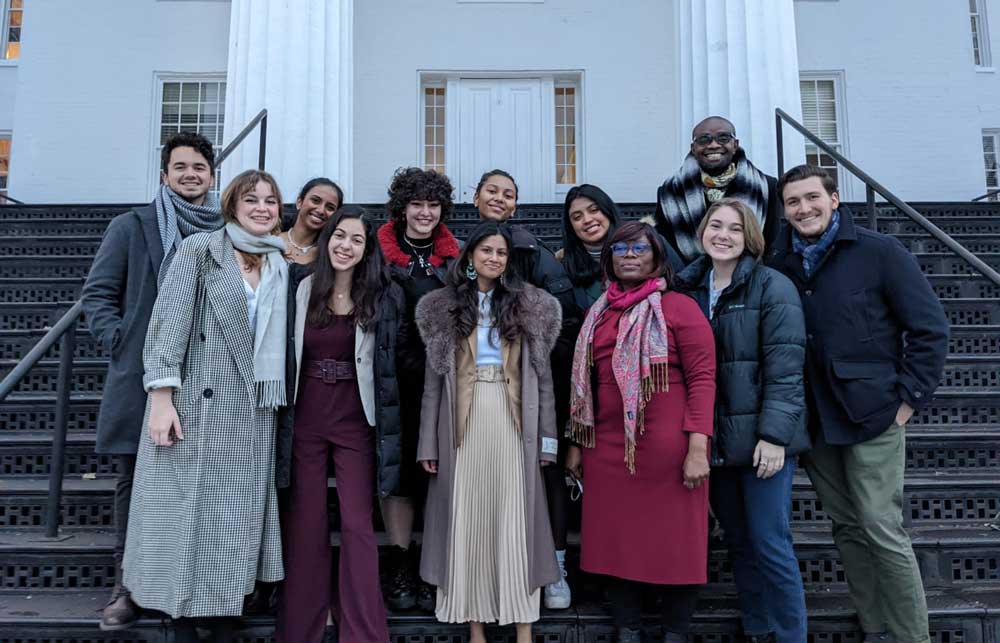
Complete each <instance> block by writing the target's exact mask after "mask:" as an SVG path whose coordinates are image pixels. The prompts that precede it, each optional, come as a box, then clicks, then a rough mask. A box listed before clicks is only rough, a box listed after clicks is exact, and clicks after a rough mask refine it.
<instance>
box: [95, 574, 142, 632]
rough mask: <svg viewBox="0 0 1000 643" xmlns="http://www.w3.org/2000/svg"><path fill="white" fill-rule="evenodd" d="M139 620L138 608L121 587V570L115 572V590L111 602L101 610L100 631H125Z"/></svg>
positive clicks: (127, 592) (130, 596)
mask: <svg viewBox="0 0 1000 643" xmlns="http://www.w3.org/2000/svg"><path fill="white" fill-rule="evenodd" d="M137 620H139V606H138V605H136V604H135V603H134V602H132V593H131V592H129V591H128V590H127V589H125V586H124V585H122V568H121V565H120V564H119V565H118V567H117V569H116V570H115V588H114V590H112V592H111V600H110V601H108V604H107V605H105V606H104V609H103V610H101V630H103V631H105V632H115V631H118V630H127V629H129V628H130V627H132V626H133V625H135V622H136V621H137Z"/></svg>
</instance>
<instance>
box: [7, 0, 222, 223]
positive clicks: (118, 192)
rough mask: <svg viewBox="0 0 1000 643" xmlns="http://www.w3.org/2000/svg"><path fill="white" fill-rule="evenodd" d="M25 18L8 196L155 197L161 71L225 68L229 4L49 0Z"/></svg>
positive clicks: (82, 200) (121, 199)
mask: <svg viewBox="0 0 1000 643" xmlns="http://www.w3.org/2000/svg"><path fill="white" fill-rule="evenodd" d="M24 21H25V24H24V43H23V45H22V47H21V60H20V64H19V70H18V76H17V81H18V82H17V89H16V91H17V101H16V105H15V108H14V127H13V129H14V130H15V134H14V135H15V138H16V140H15V142H14V144H13V145H12V158H11V177H10V194H12V195H14V196H16V197H17V198H19V199H22V200H24V201H27V202H35V203H51V202H75V203H88V202H90V203H93V202H109V201H111V202H137V201H143V200H146V199H148V198H149V181H148V177H149V176H150V174H151V172H152V168H151V159H152V153H151V145H152V143H153V135H152V128H153V127H155V125H154V123H153V109H152V102H153V96H154V82H153V81H154V77H153V73H154V71H160V72H220V71H221V72H223V73H225V70H226V59H227V56H228V46H229V43H228V32H229V3H227V2H194V1H192V2H163V1H157V0H129V1H128V2H122V1H120V0H88V2H80V1H79V0H46V1H45V2H33V3H30V5H29V6H28V7H27V9H26V10H25V12H24ZM0 80H2V77H0ZM3 91H4V90H0V104H2V97H3ZM0 109H2V108H0ZM0 118H2V111H0ZM0 127H2V125H0Z"/></svg>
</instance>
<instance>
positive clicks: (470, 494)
mask: <svg viewBox="0 0 1000 643" xmlns="http://www.w3.org/2000/svg"><path fill="white" fill-rule="evenodd" d="M524 506H525V500H524V448H523V446H522V442H521V435H520V434H519V433H518V432H517V429H516V428H515V427H514V422H513V419H512V418H511V412H510V407H509V406H508V403H507V390H506V384H505V383H504V375H503V370H502V368H501V367H500V366H480V367H479V368H477V369H476V384H475V388H474V389H473V394H472V408H471V409H470V412H469V424H468V427H467V428H466V431H465V437H464V438H463V442H462V445H461V446H460V447H459V448H458V451H457V452H456V454H455V491H454V494H453V497H452V505H451V533H450V534H449V537H448V552H449V553H448V557H449V574H448V585H447V587H438V590H437V610H436V614H435V615H436V616H437V619H438V620H439V621H441V622H442V623H467V622H469V621H477V622H482V623H493V622H498V623H499V624H500V625H508V624H510V623H533V622H535V621H537V620H538V608H539V593H540V590H539V589H536V590H535V591H533V592H531V591H529V589H528V546H527V540H526V539H527V536H526V533H525V532H526V527H525V508H524Z"/></svg>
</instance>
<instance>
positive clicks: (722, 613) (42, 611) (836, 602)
mask: <svg viewBox="0 0 1000 643" xmlns="http://www.w3.org/2000/svg"><path fill="white" fill-rule="evenodd" d="M107 600H108V592H107V590H74V591H71V592H35V591H24V590H16V591H11V592H2V593H0V625H8V626H11V625H31V624H36V625H39V626H41V625H45V626H54V625H62V626H92V627H93V628H94V631H95V632H96V630H97V622H98V619H99V613H98V611H99V610H100V609H101V608H102V607H104V604H105V603H106V602H107ZM806 606H807V609H808V611H809V620H810V627H811V629H815V628H816V627H817V626H818V625H820V623H822V622H824V621H840V620H846V621H851V622H853V620H854V613H855V612H854V607H853V605H852V604H851V602H850V599H849V597H848V596H847V595H846V594H843V593H833V592H831V593H826V592H823V593H820V592H811V593H808V594H807V595H806ZM927 608H928V612H929V615H930V617H931V619H932V620H937V619H949V618H962V617H984V616H990V615H996V614H997V613H998V612H1000V588H993V587H988V588H977V589H966V590H961V591H957V590H933V589H930V590H927ZM388 618H389V625H390V627H404V626H406V625H427V626H435V625H438V623H437V621H436V619H435V618H434V616H433V615H430V614H420V613H416V612H391V611H390V612H389V615H388ZM738 618H739V608H738V606H737V603H736V599H735V597H732V596H729V597H724V596H714V597H704V598H702V599H701V600H699V605H698V610H697V612H696V613H695V617H694V620H695V623H696V624H697V623H701V622H708V623H720V622H722V621H726V622H730V623H732V622H734V621H737V620H738ZM546 622H548V623H553V622H556V623H559V622H561V623H566V624H573V623H577V624H581V625H582V624H598V623H607V624H610V622H611V617H610V615H609V614H608V612H607V611H606V609H605V608H604V607H603V606H602V605H601V604H599V603H596V602H587V603H583V604H580V605H575V606H573V607H571V608H570V609H568V610H558V611H552V610H546V609H543V610H542V623H543V624H544V623H546ZM273 623H274V618H273V616H258V617H248V618H245V619H242V624H243V625H244V627H252V626H269V625H272V624H273ZM162 624H163V620H162V617H160V616H158V615H156V614H154V613H147V614H145V615H144V617H143V618H141V619H140V620H139V622H138V623H137V626H136V628H137V629H143V628H156V627H160V626H161V625H162ZM441 627H442V628H449V629H450V628H455V627H462V626H441Z"/></svg>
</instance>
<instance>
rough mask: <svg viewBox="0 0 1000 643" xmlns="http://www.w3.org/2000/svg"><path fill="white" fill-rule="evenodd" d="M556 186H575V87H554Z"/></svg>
mask: <svg viewBox="0 0 1000 643" xmlns="http://www.w3.org/2000/svg"><path fill="white" fill-rule="evenodd" d="M555 104H556V184H557V185H575V184H576V123H577V109H576V87H574V86H568V85H565V86H560V85H556V87H555Z"/></svg>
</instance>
